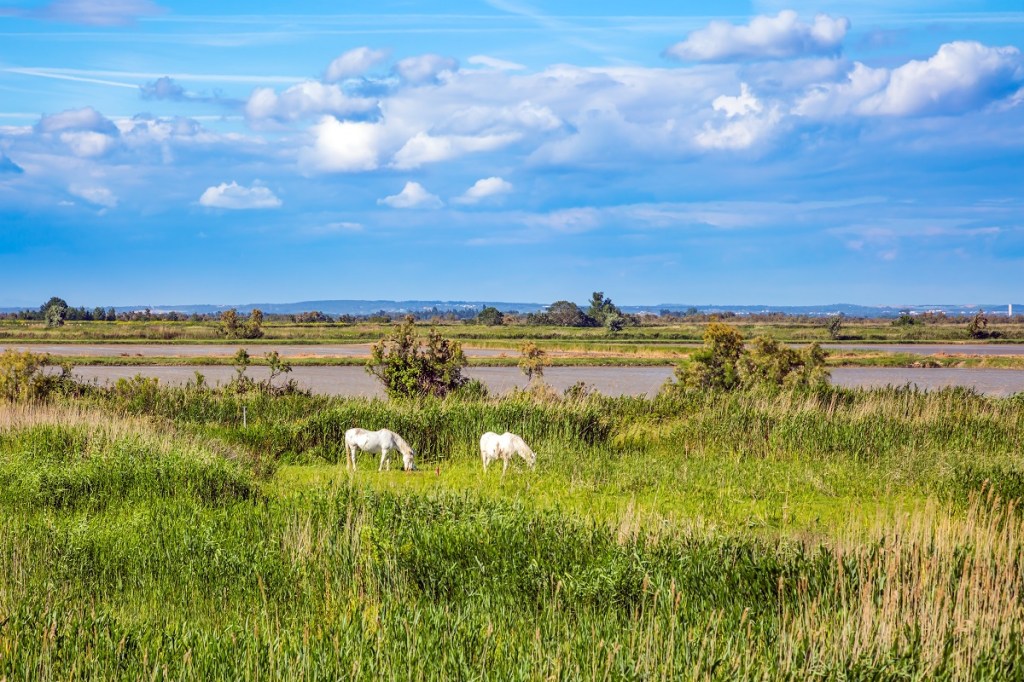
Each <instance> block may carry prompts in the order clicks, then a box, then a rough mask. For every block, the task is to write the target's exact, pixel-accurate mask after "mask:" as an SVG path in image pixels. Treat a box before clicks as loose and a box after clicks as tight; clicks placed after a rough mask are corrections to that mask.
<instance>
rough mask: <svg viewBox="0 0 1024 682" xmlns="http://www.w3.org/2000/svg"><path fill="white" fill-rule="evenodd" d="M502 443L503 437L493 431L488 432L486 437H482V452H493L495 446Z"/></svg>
mask: <svg viewBox="0 0 1024 682" xmlns="http://www.w3.org/2000/svg"><path fill="white" fill-rule="evenodd" d="M500 441H501V436H499V435H498V434H496V433H494V432H493V431H488V432H487V433H485V434H484V435H482V436H480V450H481V451H485V450H486V451H490V450H493V449H494V446H495V445H496V444H497V443H499V442H500Z"/></svg>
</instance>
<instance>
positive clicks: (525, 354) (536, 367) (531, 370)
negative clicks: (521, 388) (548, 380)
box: [519, 341, 547, 382]
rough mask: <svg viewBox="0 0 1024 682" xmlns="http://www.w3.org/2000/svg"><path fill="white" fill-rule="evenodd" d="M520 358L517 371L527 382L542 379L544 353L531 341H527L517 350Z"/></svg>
mask: <svg viewBox="0 0 1024 682" xmlns="http://www.w3.org/2000/svg"><path fill="white" fill-rule="evenodd" d="M519 350H520V352H521V353H522V357H521V358H520V359H519V369H520V370H522V372H523V374H525V375H526V378H527V380H528V381H530V382H533V380H534V379H538V380H540V379H543V378H544V364H545V360H546V355H547V354H546V353H545V352H544V350H543V349H542V348H540V347H539V346H538V345H537V344H536V343H534V342H533V341H527V342H526V343H524V344H523V345H522V347H521V348H520V349H519Z"/></svg>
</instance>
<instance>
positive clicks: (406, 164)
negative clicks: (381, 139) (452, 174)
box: [392, 133, 520, 170]
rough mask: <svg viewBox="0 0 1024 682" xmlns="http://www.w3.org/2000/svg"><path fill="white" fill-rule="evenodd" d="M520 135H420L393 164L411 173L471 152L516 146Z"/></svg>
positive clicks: (395, 158)
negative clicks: (426, 164)
mask: <svg viewBox="0 0 1024 682" xmlns="http://www.w3.org/2000/svg"><path fill="white" fill-rule="evenodd" d="M519 138H520V136H519V135H518V134H516V133H506V134H503V135H480V136H477V137H474V136H470V135H442V136H432V135H428V134H427V133H417V134H416V135H415V136H413V137H412V138H411V139H409V141H408V142H406V143H405V144H404V145H403V146H402V148H401V149H399V150H398V151H397V152H396V153H395V157H394V160H393V162H392V165H393V166H394V167H395V168H399V169H402V170H407V169H410V168H419V167H420V166H422V165H423V164H425V163H437V162H438V161H447V160H449V159H453V158H455V157H458V156H462V155H463V154H468V153H471V152H486V151H492V150H495V149H500V148H501V147H504V146H506V145H509V144H512V143H513V142H515V141H516V140H518V139H519Z"/></svg>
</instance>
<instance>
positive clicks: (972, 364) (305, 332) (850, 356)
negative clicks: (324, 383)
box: [0, 321, 1024, 369]
mask: <svg viewBox="0 0 1024 682" xmlns="http://www.w3.org/2000/svg"><path fill="white" fill-rule="evenodd" d="M736 326H737V328H738V329H739V330H740V331H741V332H742V333H743V334H744V336H745V337H746V338H748V339H749V338H753V337H755V336H758V335H767V336H771V337H774V338H778V339H782V340H787V341H790V342H809V341H819V342H828V341H829V338H828V335H827V333H826V331H825V329H824V328H823V327H822V326H821V325H813V324H803V325H800V324H795V323H785V324H783V323H779V324H772V325H768V324H760V323H758V324H752V323H746V324H745V323H743V322H742V321H740V322H738V323H737V324H736ZM850 326H851V327H852V329H851V330H850V331H849V332H848V333H846V332H844V336H843V340H844V341H846V342H860V343H864V342H868V343H870V342H875V341H877V342H885V341H888V342H901V343H904V342H906V343H916V342H927V341H946V342H951V341H956V342H969V340H968V339H967V338H966V335H965V331H964V330H963V329H962V327H963V325H951V324H950V325H939V324H935V325H932V324H929V325H920V324H919V325H914V326H911V327H893V326H892V325H888V326H886V325H885V324H859V325H853V324H851V325H850ZM997 326H998V329H999V331H1000V333H1001V334H1002V335H1003V338H1001V339H999V342H1001V343H1013V342H1015V341H1021V340H1024V328H1022V329H1018V326H1016V325H1011V324H1000V325H997ZM264 330H265V332H266V335H265V336H264V338H262V339H224V338H223V337H220V336H218V335H217V329H216V325H215V324H214V323H193V322H161V323H157V322H117V323H108V322H77V323H68V324H67V325H66V326H65V327H62V328H55V329H48V328H46V327H45V326H43V325H42V323H18V322H11V321H6V322H0V344H2V343H19V344H20V343H56V344H73V343H103V344H110V345H113V346H117V345H121V344H124V345H125V346H128V345H130V344H135V343H146V344H154V343H156V344H161V345H166V347H167V352H166V353H165V354H162V355H161V356H159V357H151V356H143V355H140V354H136V353H133V352H131V349H130V348H127V347H126V349H125V352H124V353H120V354H118V355H116V356H96V355H88V352H89V351H88V349H85V350H83V354H82V355H78V356H75V359H74V363H75V364H77V365H107V366H145V365H157V366H200V365H227V364H230V362H231V355H232V354H233V350H231V351H224V352H222V353H219V354H218V353H217V352H216V351H212V350H211V354H210V355H205V356H203V357H195V356H181V355H178V354H177V353H176V352H175V350H174V347H175V345H177V344H199V345H204V344H209V345H224V346H228V347H229V348H231V349H234V348H236V347H245V348H248V349H249V350H250V352H251V353H252V355H253V362H254V364H263V363H264V361H263V360H262V359H261V358H260V348H261V347H262V346H264V345H266V344H282V343H284V344H295V345H299V346H302V345H323V344H330V343H338V344H352V343H369V342H376V341H378V340H379V339H380V338H381V337H382V335H384V334H386V333H387V332H388V331H389V327H388V326H387V325H379V324H355V325H328V324H317V325H295V324H285V323H269V324H267V325H265V327H264ZM703 331H704V327H703V325H698V324H693V325H675V326H653V325H652V326H649V327H637V328H627V329H626V330H624V331H622V332H619V333H617V334H614V335H612V334H609V333H608V332H607V331H605V330H603V329H574V328H565V327H537V326H522V325H519V326H516V325H510V326H504V327H485V326H480V325H463V324H451V325H448V326H446V327H445V329H444V332H445V334H446V335H448V336H449V337H451V338H455V339H459V340H461V341H462V343H463V344H464V345H465V346H466V347H467V348H477V349H491V350H495V351H498V352H497V354H495V355H491V356H487V357H470V359H469V363H470V365H471V366H478V367H483V366H490V367H504V366H515V365H516V364H517V362H518V360H519V357H518V346H519V345H520V344H521V342H523V341H527V340H529V341H533V342H535V343H536V344H537V345H538V346H540V347H541V348H542V349H543V350H545V351H546V352H547V354H548V358H547V362H548V364H549V365H551V366H556V367H557V366H561V367H574V366H623V367H625V366H638V367H639V366H659V365H670V364H675V363H677V362H679V361H681V360H684V359H686V358H687V357H688V356H689V354H690V353H692V352H693V350H694V348H695V344H697V343H699V341H700V338H701V335H702V334H703ZM972 343H977V342H976V341H974V342H972ZM288 362H289V363H290V364H292V365H295V366H302V365H307V366H355V365H362V364H363V363H364V362H365V359H364V358H361V357H345V356H335V357H329V356H320V357H309V356H308V355H305V356H304V354H302V353H301V352H300V353H297V354H293V355H291V356H290V357H289V358H288ZM828 364H829V365H830V366H833V367H964V368H1000V369H1024V356H1011V355H1002V356H1000V355H971V354H969V353H964V354H961V353H950V354H947V355H939V356H924V355H920V354H915V353H889V352H880V351H871V350H833V351H830V358H829V361H828Z"/></svg>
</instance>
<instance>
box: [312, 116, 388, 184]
mask: <svg viewBox="0 0 1024 682" xmlns="http://www.w3.org/2000/svg"><path fill="white" fill-rule="evenodd" d="M311 132H312V134H313V140H314V141H313V145H312V146H311V147H307V148H306V149H305V150H303V152H302V153H301V154H300V157H299V161H300V163H301V164H302V166H303V167H304V168H305V169H306V170H307V171H325V172H340V173H354V172H359V171H371V170H375V169H376V168H377V167H378V166H379V165H380V155H381V151H382V148H383V147H384V142H385V130H384V126H383V125H382V124H380V123H368V122H365V121H339V120H338V119H336V118H334V117H333V116H324V117H323V118H321V119H320V122H319V123H317V124H316V125H315V126H313V128H312V131H311Z"/></svg>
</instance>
